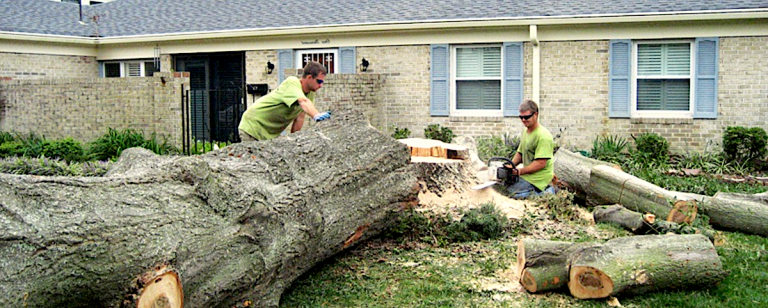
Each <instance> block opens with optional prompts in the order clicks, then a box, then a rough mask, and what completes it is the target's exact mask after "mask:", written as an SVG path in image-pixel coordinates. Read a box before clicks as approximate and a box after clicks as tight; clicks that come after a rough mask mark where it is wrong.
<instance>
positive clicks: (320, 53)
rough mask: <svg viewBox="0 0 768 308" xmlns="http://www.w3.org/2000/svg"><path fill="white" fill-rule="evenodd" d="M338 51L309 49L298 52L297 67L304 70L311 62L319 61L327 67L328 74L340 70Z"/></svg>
mask: <svg viewBox="0 0 768 308" xmlns="http://www.w3.org/2000/svg"><path fill="white" fill-rule="evenodd" d="M337 59H338V50H337V49H309V50H297V51H296V67H297V68H303V67H304V66H305V65H307V63H308V62H309V61H317V62H320V64H322V65H324V66H325V69H326V70H328V74H334V73H336V72H337V71H338V70H339V67H338V66H339V64H338V61H337Z"/></svg>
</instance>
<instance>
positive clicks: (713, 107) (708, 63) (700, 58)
mask: <svg viewBox="0 0 768 308" xmlns="http://www.w3.org/2000/svg"><path fill="white" fill-rule="evenodd" d="M719 43H720V39H719V38H716V37H706V38H697V39H696V71H695V77H694V78H695V79H696V90H695V91H696V94H695V95H696V101H695V104H696V106H695V107H696V109H695V110H694V111H693V118H695V119H717V75H718V63H719V61H718V55H719V50H720V49H719V47H718V45H719Z"/></svg>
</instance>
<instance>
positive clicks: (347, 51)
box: [339, 47, 357, 74]
mask: <svg viewBox="0 0 768 308" xmlns="http://www.w3.org/2000/svg"><path fill="white" fill-rule="evenodd" d="M339 73H341V74H355V73H357V58H356V55H355V47H340V48H339Z"/></svg>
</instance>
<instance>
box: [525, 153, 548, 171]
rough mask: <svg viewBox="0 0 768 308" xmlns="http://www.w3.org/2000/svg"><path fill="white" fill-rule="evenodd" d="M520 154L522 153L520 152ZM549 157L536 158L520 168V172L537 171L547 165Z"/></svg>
mask: <svg viewBox="0 0 768 308" xmlns="http://www.w3.org/2000/svg"><path fill="white" fill-rule="evenodd" d="M518 154H520V153H518ZM548 159H549V158H539V159H534V160H533V161H532V162H531V163H530V164H528V166H525V167H523V168H521V169H518V172H519V174H529V173H535V172H537V171H539V170H541V169H544V167H546V166H547V160H548Z"/></svg>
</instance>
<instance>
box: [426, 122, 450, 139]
mask: <svg viewBox="0 0 768 308" xmlns="http://www.w3.org/2000/svg"><path fill="white" fill-rule="evenodd" d="M424 137H425V138H427V139H434V140H440V141H442V142H445V143H451V141H453V137H456V135H454V134H453V131H452V130H451V129H450V128H447V127H442V126H440V124H430V125H429V126H427V128H425V129H424Z"/></svg>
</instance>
